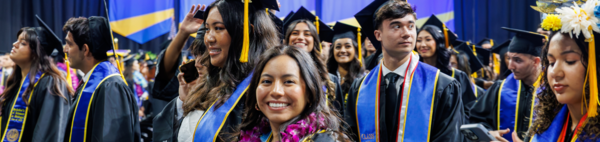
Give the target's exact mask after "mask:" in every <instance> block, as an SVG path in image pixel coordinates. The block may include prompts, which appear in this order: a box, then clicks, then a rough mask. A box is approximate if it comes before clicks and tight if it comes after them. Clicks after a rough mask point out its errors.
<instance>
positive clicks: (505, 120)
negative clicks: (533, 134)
mask: <svg viewBox="0 0 600 142" xmlns="http://www.w3.org/2000/svg"><path fill="white" fill-rule="evenodd" d="M522 85H523V82H522V81H520V80H516V79H515V77H514V74H510V75H508V76H507V77H506V79H504V81H502V84H501V85H500V90H499V91H498V111H497V115H496V116H497V120H498V125H497V126H498V130H504V129H506V128H509V129H510V130H511V133H510V134H512V131H514V130H515V129H516V128H517V126H518V125H520V124H518V123H516V122H517V121H515V120H516V119H517V118H518V116H519V113H518V110H519V107H520V106H519V98H520V97H521V95H522V94H521V91H522V90H521V88H522ZM533 98H535V97H533ZM532 103H533V100H532ZM532 106H533V105H532ZM521 107H522V106H521ZM531 113H533V110H532V111H531ZM521 115H523V114H521ZM526 115H530V116H531V114H526ZM500 118H502V119H500ZM512 118H514V119H512ZM530 119H531V118H530ZM528 125H531V124H528ZM502 137H504V138H505V139H507V140H509V141H512V135H503V136H502Z"/></svg>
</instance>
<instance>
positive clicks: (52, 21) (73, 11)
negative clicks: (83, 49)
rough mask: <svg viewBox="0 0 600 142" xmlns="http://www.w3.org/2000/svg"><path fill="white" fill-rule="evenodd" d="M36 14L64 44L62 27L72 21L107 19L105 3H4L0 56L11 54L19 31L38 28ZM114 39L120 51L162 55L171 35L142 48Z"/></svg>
mask: <svg viewBox="0 0 600 142" xmlns="http://www.w3.org/2000/svg"><path fill="white" fill-rule="evenodd" d="M107 2H108V1H107ZM36 14H37V15H39V16H40V18H42V20H44V22H46V24H48V26H50V27H51V28H52V29H53V30H54V32H55V33H56V34H57V36H59V37H60V38H61V40H63V44H64V37H65V36H66V33H64V32H63V31H62V27H63V25H64V24H65V23H66V22H67V20H69V18H71V17H80V16H83V17H89V16H104V17H106V11H105V10H104V2H103V1H102V0H1V2H0V31H2V32H0V52H10V50H11V48H12V43H13V42H15V41H16V40H17V35H16V34H17V32H18V31H19V29H20V28H22V27H34V26H39V25H38V23H37V21H36V20H35V15H36ZM113 35H114V36H115V38H118V39H119V49H130V50H131V51H132V52H137V51H140V50H143V51H152V52H153V53H159V52H160V50H161V49H159V48H160V45H161V44H162V43H163V42H164V41H166V40H167V37H168V34H165V35H162V36H160V37H157V38H155V39H153V40H151V41H148V42H146V43H144V44H139V43H137V42H135V41H132V40H129V39H127V38H125V37H123V36H121V35H119V34H116V33H113Z"/></svg>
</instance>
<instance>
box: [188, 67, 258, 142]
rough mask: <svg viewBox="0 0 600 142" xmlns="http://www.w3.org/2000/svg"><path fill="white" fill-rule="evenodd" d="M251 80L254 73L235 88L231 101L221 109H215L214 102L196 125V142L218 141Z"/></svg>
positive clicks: (228, 100)
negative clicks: (228, 118)
mask: <svg viewBox="0 0 600 142" xmlns="http://www.w3.org/2000/svg"><path fill="white" fill-rule="evenodd" d="M251 79H252V73H250V75H248V77H246V79H244V80H243V81H242V82H241V83H240V84H238V85H237V86H236V87H235V88H236V89H235V91H233V94H231V96H230V97H229V99H227V101H225V103H223V105H221V107H219V108H217V109H215V108H214V106H215V103H216V102H217V101H218V100H217V101H215V102H213V104H212V105H211V106H210V107H209V108H208V110H207V111H206V112H204V114H203V115H202V117H200V120H198V124H196V130H195V131H194V141H195V142H206V141H215V140H216V139H217V136H218V135H219V132H220V131H221V129H222V128H223V125H224V124H225V121H227V117H228V116H229V113H231V111H233V109H234V108H235V106H237V105H238V102H239V101H240V99H241V98H242V97H243V96H244V94H245V93H246V90H247V89H248V85H250V80H251Z"/></svg>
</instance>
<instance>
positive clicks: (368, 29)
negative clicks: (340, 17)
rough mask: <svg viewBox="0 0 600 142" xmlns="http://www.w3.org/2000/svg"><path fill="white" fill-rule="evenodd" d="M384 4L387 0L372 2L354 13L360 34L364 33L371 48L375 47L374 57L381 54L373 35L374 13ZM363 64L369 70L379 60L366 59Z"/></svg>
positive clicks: (379, 46)
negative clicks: (371, 45)
mask: <svg viewBox="0 0 600 142" xmlns="http://www.w3.org/2000/svg"><path fill="white" fill-rule="evenodd" d="M386 2H388V0H374V1H373V2H371V3H370V4H369V5H367V6H366V7H365V8H363V9H362V10H360V11H359V12H358V13H356V14H355V15H354V18H356V21H358V24H360V27H361V32H362V33H364V36H366V37H367V38H369V39H370V40H371V43H372V44H373V47H375V49H377V51H376V52H375V54H374V57H378V56H379V55H380V54H381V52H382V51H381V42H379V41H377V40H376V39H377V38H375V34H374V31H375V27H376V25H375V13H376V12H377V10H379V8H380V7H381V6H383V5H384V4H385V3H386ZM365 63H366V66H365V68H366V69H367V70H371V69H373V68H374V67H375V66H377V64H378V63H379V60H377V58H367V59H366V60H365Z"/></svg>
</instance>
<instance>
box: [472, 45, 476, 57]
mask: <svg viewBox="0 0 600 142" xmlns="http://www.w3.org/2000/svg"><path fill="white" fill-rule="evenodd" d="M472 47H473V55H475V56H477V51H476V50H475V44H473V45H472Z"/></svg>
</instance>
